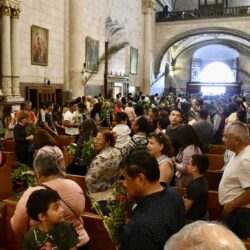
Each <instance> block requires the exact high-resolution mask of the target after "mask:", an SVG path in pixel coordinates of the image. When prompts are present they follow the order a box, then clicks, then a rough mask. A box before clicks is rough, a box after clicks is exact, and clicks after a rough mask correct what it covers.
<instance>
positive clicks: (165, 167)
mask: <svg viewBox="0 0 250 250" xmlns="http://www.w3.org/2000/svg"><path fill="white" fill-rule="evenodd" d="M148 138H149V142H148V146H147V151H148V152H149V153H150V154H151V155H153V156H154V157H155V158H156V159H157V161H158V164H159V168H160V182H165V183H168V184H169V183H170V181H171V179H172V177H173V175H174V165H173V163H172V161H171V159H170V158H169V156H171V155H172V154H173V152H174V148H173V146H172V142H171V141H170V139H169V137H168V136H167V135H165V134H164V133H162V132H154V133H151V134H150V135H149V137H148Z"/></svg>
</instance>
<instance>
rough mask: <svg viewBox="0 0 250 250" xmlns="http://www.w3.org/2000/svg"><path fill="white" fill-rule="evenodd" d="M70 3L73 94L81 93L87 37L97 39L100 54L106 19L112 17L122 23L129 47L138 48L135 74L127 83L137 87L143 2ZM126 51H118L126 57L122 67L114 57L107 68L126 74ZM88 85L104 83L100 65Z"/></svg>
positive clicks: (95, 0) (89, 0)
mask: <svg viewBox="0 0 250 250" xmlns="http://www.w3.org/2000/svg"><path fill="white" fill-rule="evenodd" d="M70 6H71V9H72V13H71V15H70V16H71V19H70V22H72V23H74V24H75V25H74V30H72V27H71V32H70V35H69V40H70V53H69V61H70V69H69V71H70V73H69V74H70V83H69V84H70V87H71V89H72V90H73V93H75V94H76V93H77V94H78V95H79V94H83V90H82V85H81V75H80V71H81V69H82V64H83V62H84V61H85V41H86V37H87V36H90V37H92V38H93V39H95V40H98V41H99V44H100V45H99V56H101V55H102V54H103V53H104V46H105V22H106V20H107V18H108V17H111V19H112V20H113V21H116V20H117V22H118V23H119V24H120V25H123V26H124V28H125V35H123V36H124V39H125V40H126V41H129V43H130V45H131V46H133V47H135V48H138V49H139V66H138V74H137V75H135V76H131V77H130V83H131V84H132V85H134V86H139V85H140V83H141V79H142V56H143V46H142V44H143V43H142V41H143V14H142V2H141V1H138V0H130V1H124V0H101V1H100V0H85V1H83V0H82V1H80V0H70ZM72 7H74V8H72ZM118 42H119V41H118ZM124 53H125V55H124ZM129 53H130V49H129V47H127V48H126V50H125V52H123V53H122V52H121V54H120V59H122V60H125V63H124V62H121V68H119V66H118V64H119V62H118V61H119V59H118V58H117V57H116V60H117V65H114V61H113V63H112V64H111V66H112V65H113V66H112V67H110V68H109V71H110V70H112V71H113V72H116V71H118V72H119V71H125V73H129V63H130V62H129V58H130V54H129ZM124 65H125V67H124ZM124 68H125V69H124ZM87 84H88V85H89V84H92V85H103V68H102V69H101V70H100V71H99V73H98V74H97V75H95V76H94V77H93V78H92V79H91V80H90V81H89V82H88V83H87Z"/></svg>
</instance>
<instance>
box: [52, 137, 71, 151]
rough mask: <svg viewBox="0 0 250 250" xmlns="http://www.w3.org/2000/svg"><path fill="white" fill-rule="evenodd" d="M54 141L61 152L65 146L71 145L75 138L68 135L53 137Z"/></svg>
mask: <svg viewBox="0 0 250 250" xmlns="http://www.w3.org/2000/svg"><path fill="white" fill-rule="evenodd" d="M55 140H56V143H57V146H58V147H59V148H60V149H61V150H62V151H63V149H64V147H65V146H68V145H69V144H70V143H73V142H74V141H75V138H74V137H73V136H70V135H58V136H55Z"/></svg>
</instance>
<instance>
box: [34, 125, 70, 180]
mask: <svg viewBox="0 0 250 250" xmlns="http://www.w3.org/2000/svg"><path fill="white" fill-rule="evenodd" d="M34 146H35V149H36V150H37V151H36V152H35V157H34V158H35V159H36V158H37V157H38V156H39V155H40V154H41V153H44V152H46V153H48V154H50V155H53V156H54V157H55V158H56V160H57V164H58V168H59V171H60V173H61V175H62V176H65V174H66V173H65V164H64V158H63V153H62V151H61V149H60V148H59V147H57V144H56V141H55V139H54V137H53V136H52V135H51V134H50V133H49V132H47V131H46V130H44V129H38V130H36V131H35V133H34Z"/></svg>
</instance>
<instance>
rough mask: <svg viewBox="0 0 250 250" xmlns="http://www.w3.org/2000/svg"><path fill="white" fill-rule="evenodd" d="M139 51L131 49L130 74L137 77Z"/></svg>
mask: <svg viewBox="0 0 250 250" xmlns="http://www.w3.org/2000/svg"><path fill="white" fill-rule="evenodd" d="M137 65H138V49H135V48H133V47H130V74H131V75H137Z"/></svg>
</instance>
